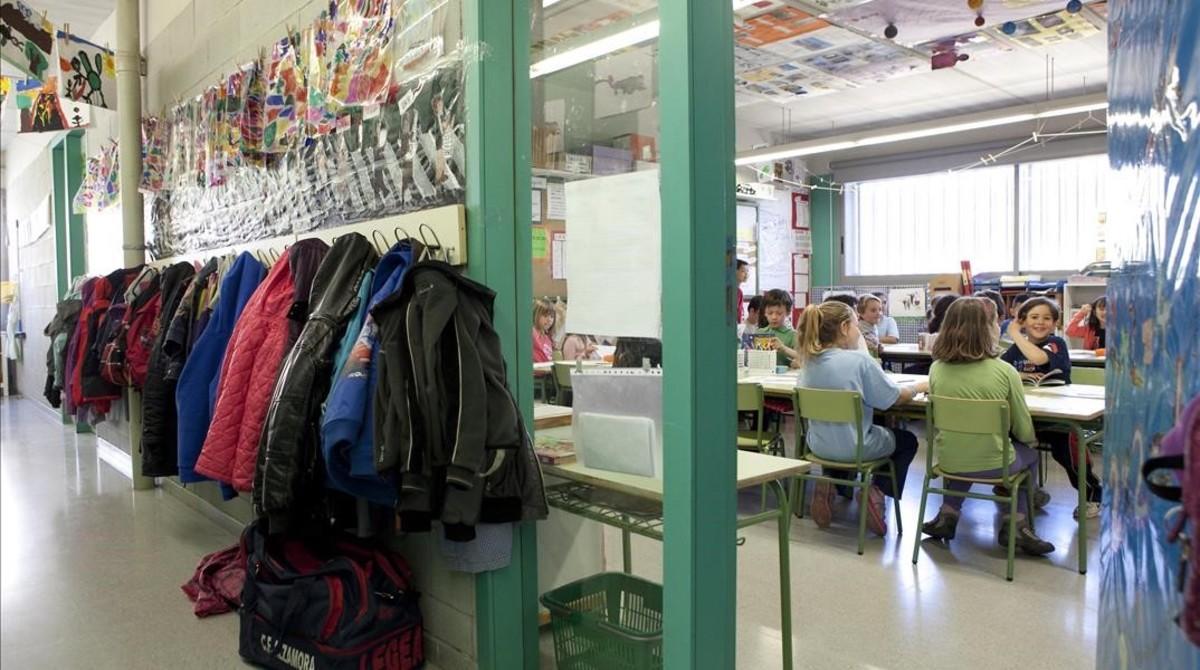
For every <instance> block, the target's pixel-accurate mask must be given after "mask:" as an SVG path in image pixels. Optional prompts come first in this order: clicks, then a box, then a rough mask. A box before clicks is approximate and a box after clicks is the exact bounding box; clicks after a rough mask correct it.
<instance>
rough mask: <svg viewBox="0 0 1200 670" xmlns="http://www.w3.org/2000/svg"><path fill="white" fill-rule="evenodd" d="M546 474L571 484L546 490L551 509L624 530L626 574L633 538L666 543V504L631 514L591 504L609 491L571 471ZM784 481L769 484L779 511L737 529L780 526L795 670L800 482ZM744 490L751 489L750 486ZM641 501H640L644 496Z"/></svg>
mask: <svg viewBox="0 0 1200 670" xmlns="http://www.w3.org/2000/svg"><path fill="white" fill-rule="evenodd" d="M545 470H546V474H547V475H548V476H550V477H557V478H560V479H565V480H567V481H566V483H563V484H554V485H551V486H548V487H546V498H547V500H548V501H549V503H550V506H551V507H554V508H557V509H561V510H563V511H564V512H568V513H570V514H574V515H576V516H580V517H583V518H585V519H590V520H592V521H596V522H599V523H602V524H605V525H608V526H612V527H614V528H618V529H620V531H621V552H622V560H623V566H624V571H625V572H626V573H631V572H632V570H633V551H632V548H631V546H630V540H631V539H632V536H633V535H635V534H636V535H641V536H642V537H648V538H650V539H653V540H658V541H660V542H661V541H662V539H663V519H662V504H661V502H660V501H657V500H653V499H651V498H643V499H644V500H648V501H651V502H653V503H655V505H656V507H657V513H656V514H645V513H638V512H631V511H629V510H628V509H627V508H624V509H623V508H621V507H619V506H616V505H609V504H605V503H604V502H594V501H591V500H587V494H589V493H591V492H592V491H596V490H608V489H605V488H604V487H602V486H597V485H594V484H590V483H585V482H581V481H578V480H573V477H572V476H571V473H570V472H569V471H564V470H561V469H559V468H554V467H545ZM784 479H787V480H788V481H789V482H790V483H789V484H788V485H787V486H786V487H785V486H784V483H783V482H784ZM784 479H774V480H771V481H768V482H766V484H767V486H770V487H771V490H772V491H774V492H775V496H776V502H777V507H776V508H775V509H769V510H766V511H764V512H759V513H758V514H752V515H750V516H746V517H740V518H738V520H737V527H738V529H739V530H740V529H742V528H748V527H750V526H755V525H758V524H761V523H766V522H768V521H771V520H772V519H774V520H775V521H776V522H777V526H778V534H779V608H780V627H781V629H782V630H781V632H782V635H783V667H784V668H785V670H791V669H792V667H793V660H792V574H791V544H790V542H791V539H790V535H789V533H790V530H791V520H792V514H791V509H792V504H791V501H792V500H793V499H795V497H796V482H797V480H796V478H794V477H785V478H784ZM752 486H758V484H753V485H752ZM744 488H750V487H749V486H747V487H744ZM621 493H622V494H623V495H626V496H630V495H632V494H629V493H625V492H621ZM638 497H639V498H640V496H638Z"/></svg>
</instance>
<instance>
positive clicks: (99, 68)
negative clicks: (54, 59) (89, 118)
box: [58, 31, 117, 109]
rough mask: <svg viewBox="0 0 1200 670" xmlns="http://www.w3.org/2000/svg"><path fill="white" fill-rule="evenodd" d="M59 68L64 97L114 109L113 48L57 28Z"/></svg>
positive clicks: (114, 77) (115, 98)
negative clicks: (93, 42)
mask: <svg viewBox="0 0 1200 670" xmlns="http://www.w3.org/2000/svg"><path fill="white" fill-rule="evenodd" d="M58 67H59V76H60V78H61V80H62V88H61V94H62V97H63V98H64V99H66V100H75V101H77V102H86V103H87V104H89V105H94V106H96V107H104V108H105V109H116V108H117V67H116V61H115V59H114V58H113V52H112V51H109V50H108V49H105V48H104V47H101V46H97V45H95V44H92V43H91V42H88V41H87V40H84V39H80V38H78V37H76V36H74V35H70V34H67V33H64V32H62V31H59V32H58Z"/></svg>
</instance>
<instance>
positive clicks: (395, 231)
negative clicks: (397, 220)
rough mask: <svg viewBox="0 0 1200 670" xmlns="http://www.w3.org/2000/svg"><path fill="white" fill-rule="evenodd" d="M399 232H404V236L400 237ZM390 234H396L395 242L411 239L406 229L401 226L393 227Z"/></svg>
mask: <svg viewBox="0 0 1200 670" xmlns="http://www.w3.org/2000/svg"><path fill="white" fill-rule="evenodd" d="M400 233H404V237H400ZM392 235H395V236H396V244H399V243H401V242H403V241H404V240H411V239H413V236H412V235H409V234H408V231H407V230H405V229H403V228H401V227H400V226H396V227H395V228H393V229H392Z"/></svg>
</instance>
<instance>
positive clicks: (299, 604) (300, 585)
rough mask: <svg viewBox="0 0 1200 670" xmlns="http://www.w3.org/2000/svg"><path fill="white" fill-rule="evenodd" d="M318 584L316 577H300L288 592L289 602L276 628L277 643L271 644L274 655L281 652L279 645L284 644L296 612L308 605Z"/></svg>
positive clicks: (284, 607)
mask: <svg viewBox="0 0 1200 670" xmlns="http://www.w3.org/2000/svg"><path fill="white" fill-rule="evenodd" d="M316 584H317V580H316V579H312V578H304V579H299V580H296V583H295V586H294V588H292V589H291V591H289V592H288V599H287V603H286V604H285V605H284V606H283V612H282V613H281V615H280V617H279V627H278V628H277V629H276V630H275V636H274V637H275V643H274V644H273V645H271V651H270V653H271V655H272V656H274V655H276V654H278V653H279V645H281V644H283V636H284V635H285V634H286V633H287V631H288V628H289V627H290V626H291V623H292V619H293V618H295V616H296V613H297V612H300V611H301V610H303V609H305V608H306V607H308V598H309V596H310V595H312V590H313V587H314V586H316Z"/></svg>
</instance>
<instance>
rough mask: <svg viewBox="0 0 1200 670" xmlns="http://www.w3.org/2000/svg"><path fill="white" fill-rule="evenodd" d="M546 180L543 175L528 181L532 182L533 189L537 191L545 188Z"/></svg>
mask: <svg viewBox="0 0 1200 670" xmlns="http://www.w3.org/2000/svg"><path fill="white" fill-rule="evenodd" d="M546 181H547V180H546V178H545V177H534V178H533V179H532V181H531V182H530V183H532V184H533V188H534V189H536V190H538V191H545V190H546Z"/></svg>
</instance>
